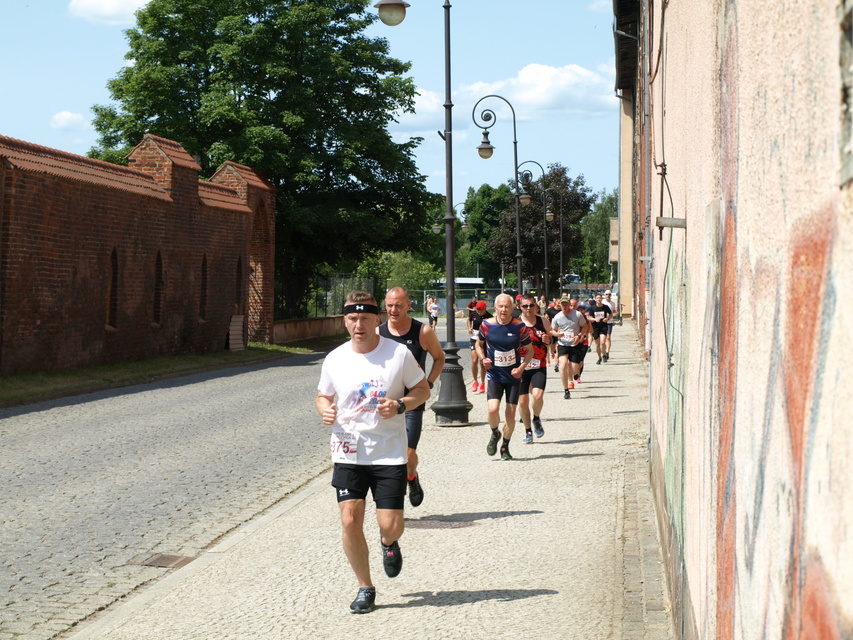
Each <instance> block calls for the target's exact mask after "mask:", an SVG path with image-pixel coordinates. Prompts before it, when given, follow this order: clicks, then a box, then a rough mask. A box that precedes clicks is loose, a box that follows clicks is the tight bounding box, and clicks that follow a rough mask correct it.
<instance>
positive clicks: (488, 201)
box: [456, 184, 515, 285]
mask: <svg viewBox="0 0 853 640" xmlns="http://www.w3.org/2000/svg"><path fill="white" fill-rule="evenodd" d="M509 194H510V189H509V187H508V186H507V185H505V184H502V185H498V186H497V187H492V186H491V185H488V184H484V185H481V186H480V188H479V189H477V190H476V191H475V190H474V189H473V187H469V189H468V195H467V198H466V200H465V220H466V222H467V223H468V231H467V232H466V231H460V233H458V234H457V236H456V237H457V240H458V241H457V275H459V276H464V277H470V278H473V277H476V276H477V274H478V273H479V274H480V277H481V278H483V280H484V281H485V282H486V283H487V284H490V285H495V284H497V283H498V280H499V279H500V275H501V262H500V259H499V258H498V257H496V256H495V254H494V251H493V250H492V247H491V245H490V240H491V237H492V235H493V233H494V231H495V228H496V227H497V226H498V225H499V224H500V219H501V213H502V212H503V211H504V210H505V209H506V207H507V203H508V202H509V201H510V196H509ZM513 255H515V254H514V253H513ZM513 264H514V263H513Z"/></svg>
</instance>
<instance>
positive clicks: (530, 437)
mask: <svg viewBox="0 0 853 640" xmlns="http://www.w3.org/2000/svg"><path fill="white" fill-rule="evenodd" d="M521 443H522V444H533V432H532V431H528V432H526V433H525V434H524V440H522V441H521Z"/></svg>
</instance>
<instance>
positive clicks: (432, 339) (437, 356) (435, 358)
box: [407, 324, 446, 406]
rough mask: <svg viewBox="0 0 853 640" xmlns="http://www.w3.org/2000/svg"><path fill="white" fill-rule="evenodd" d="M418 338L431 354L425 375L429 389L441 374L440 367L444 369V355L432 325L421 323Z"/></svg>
mask: <svg viewBox="0 0 853 640" xmlns="http://www.w3.org/2000/svg"><path fill="white" fill-rule="evenodd" d="M420 339H421V347H423V348H424V349H426V350H427V353H429V355H431V356H432V369H430V370H429V374H428V375H427V382H428V383H429V388H430V389H431V388H432V385H433V384H435V381H436V380H438V376H440V375H441V371H442V369H444V361H445V359H446V357H445V355H444V349H442V348H441V343H440V342H439V341H438V336H437V335H436V334H435V331H434V330H433V329H432V327H429V326H427V325H425V324H424V325H421V335H420ZM407 406H408V405H407Z"/></svg>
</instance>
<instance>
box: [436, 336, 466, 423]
mask: <svg viewBox="0 0 853 640" xmlns="http://www.w3.org/2000/svg"><path fill="white" fill-rule="evenodd" d="M444 355H445V358H446V359H445V361H444V368H443V369H442V370H441V376H440V377H439V380H440V381H441V387H440V388H439V391H438V400H436V401H435V402H433V403H432V406H431V407H430V408H431V409H432V410H433V411H434V412H435V423H436V424H437V425H438V426H440V427H465V426H468V425H470V424H471V422H470V421H469V420H468V412H469V411H471V409H473V408H474V405H472V404H471V403H470V402H468V397H467V394H466V389H465V380H464V379H463V377H462V367H461V366H459V347H457V346H456V343H452V342H447V343H445V345H444Z"/></svg>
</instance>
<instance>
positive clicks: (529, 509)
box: [70, 323, 674, 640]
mask: <svg viewBox="0 0 853 640" xmlns="http://www.w3.org/2000/svg"><path fill="white" fill-rule="evenodd" d="M633 335H634V334H633V330H632V328H631V325H630V324H629V323H626V325H625V327H623V328H621V329H620V330H619V332H618V333H617V334H616V335H614V339H613V351H612V354H611V356H612V357H611V359H610V361H609V362H608V363H606V364H603V365H596V364H595V360H594V359H593V360H592V361H591V362H590V363H589V364H588V365H587V367H586V371H585V372H584V375H583V378H582V379H583V383H581V385H580V387H579V389H578V390H576V391H575V392H574V393H573V396H572V399H571V400H564V399H563V397H562V396H563V394H562V390H561V389H559V388H558V387H559V379H558V377H557V375H556V374H554V372H553V370H551V372H550V373H549V380H548V384H549V387H548V389H547V390H546V400H545V409H544V411H543V413H542V422H543V425H544V427H545V436H544V437H543V438H542V439H537V440H536V441H535V443H534V444H533V445H524V444H522V443H521V438H522V437H523V429H521V427H520V426H519V427H518V428H517V430H516V434H515V437H514V438H513V441H512V445H511V451H512V453H513V455H514V456H515V460H513V461H501V460H500V458H499V456H495V457H489V456H487V455H486V452H485V448H486V443H487V441H488V437H489V430H488V428H487V426H486V420H485V418H486V411H485V395H474V396H473V397H472V398H471V400H472V402H473V404H474V405H475V406H474V410H473V411H472V415H471V419H472V422H473V424H472V425H471V426H468V427H455V428H453V427H437V426H426V427H425V429H424V433H423V436H422V438H421V445H420V447H419V453H420V456H421V475H422V482H423V486H424V490H425V493H426V498H425V500H424V503H423V504H422V505H421V506H420V507H418V508H408V509H407V511H406V521H407V528H406V532H405V534H404V535H403V537H402V538H401V540H400V545H401V548H402V551H403V556H404V565H403V571H402V573H401V574H400V576H399V577H397V578H394V579H389V578H387V577H386V576H385V575H384V573H383V571H382V568H381V561H380V559H379V548H378V541H377V538H378V529H377V527H376V523H375V517H374V512H373V509H372V506H369V507H368V517H367V521H366V525H365V528H366V531H367V535H368V542H369V544H370V545H371V551H372V552H373V554H374V555H373V556H372V558H371V560H372V569H373V579H374V582H375V584H376V587H377V594H378V595H377V605H378V606H377V609H376V611H375V612H373V613H371V614H369V615H364V616H353V615H351V614H349V612H348V606H349V603H350V601H351V600H352V599H353V598H354V596H355V593H356V590H357V585H356V582H355V579H354V577H353V575H352V572H351V570H350V568H349V565H348V564H347V562H346V559H345V557H344V555H343V551H342V549H341V544H340V524H339V522H338V509H337V505H336V503H335V499H334V494H333V491H332V489H331V487H330V486H329V481H330V478H329V474H328V473H326V474H322V475H321V476H320V477H318V478H316V479H315V480H313V481H312V482H310V483H309V484H308V485H307V486H305V487H303V488H302V489H300V490H299V491H297V492H295V493H294V494H292V495H291V496H290V497H289V498H287V499H285V500H284V501H283V502H282V503H280V504H279V505H277V506H276V507H275V508H273V509H272V510H270V511H269V512H268V513H267V514H266V515H264V516H262V517H261V518H259V519H257V520H255V521H253V522H250V523H247V525H246V526H245V527H243V529H242V530H240V531H239V532H237V533H235V534H232V535H231V536H229V537H228V538H226V539H225V540H224V541H223V542H221V543H220V544H219V545H217V546H216V547H214V548H212V549H210V550H209V551H207V552H206V553H204V554H202V555H201V556H200V557H199V558H198V559H197V560H195V561H193V562H191V563H190V564H188V565H186V566H185V567H183V568H180V569H177V570H173V571H172V572H171V573H170V575H168V576H167V577H165V578H164V579H162V580H160V581H159V582H157V583H156V584H155V585H153V586H150V587H146V588H144V589H142V590H140V591H139V592H138V593H136V594H134V595H132V596H130V597H129V598H127V599H126V601H124V602H123V603H120V604H118V605H117V606H114V607H112V608H111V609H110V610H109V611H108V612H107V613H105V614H104V615H102V616H101V617H98V618H95V619H94V620H93V621H91V622H89V623H87V624H85V625H81V626H80V627H79V628H78V629H77V630H76V633H73V634H71V635H70V637H72V638H74V639H75V640H91V639H96V638H97V639H98V640H145V639H147V638H151V639H155V638H156V639H157V640H160V639H162V638H175V639H180V640H190V639H193V638H205V639H209V638H217V639H218V640H225V639H235V640H236V639H240V640H248V639H250V638H251V639H266V638H271V639H272V638H276V639H278V638H312V639H313V638H317V639H326V638H333V637H344V636H345V637H348V638H354V639H360V638H363V639H366V640H367V639H369V640H375V638H378V637H400V638H415V637H417V638H425V639H432V638H435V639H447V640H451V639H454V640H456V639H459V638H475V639H476V638H490V639H501V638H506V639H509V638H513V639H515V638H519V637H525V638H537V640H547V639H552V638H553V639H557V638H560V639H564V638H571V639H575V638H576V639H578V640H596V639H605V638H613V639H619V638H624V639H644V640H670V639H671V638H673V637H674V636H673V633H672V629H671V624H670V614H669V604H668V601H667V599H666V597H665V589H664V582H663V573H662V570H661V562H660V552H659V545H658V539H657V529H656V525H655V513H654V508H653V502H652V496H651V492H650V489H649V486H648V473H647V471H648V464H647V457H646V441H647V430H648V419H647V411H648V385H647V377H646V367H645V363H644V361H643V359H642V353H641V351H640V349H639V346H638V345H636V344H635V343H634V341H633V340H632V336H633ZM463 355H467V354H463ZM428 422H429V420H428Z"/></svg>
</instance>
